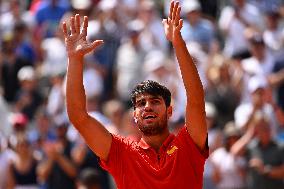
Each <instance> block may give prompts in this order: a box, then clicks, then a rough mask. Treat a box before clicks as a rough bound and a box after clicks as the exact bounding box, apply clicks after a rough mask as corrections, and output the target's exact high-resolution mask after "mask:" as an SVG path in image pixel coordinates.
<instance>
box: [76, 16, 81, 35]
mask: <svg viewBox="0 0 284 189" xmlns="http://www.w3.org/2000/svg"><path fill="white" fill-rule="evenodd" d="M75 29H76V32H77V33H80V16H79V14H76V15H75Z"/></svg>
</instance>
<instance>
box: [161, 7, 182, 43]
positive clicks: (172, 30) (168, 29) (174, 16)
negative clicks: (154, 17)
mask: <svg viewBox="0 0 284 189" xmlns="http://www.w3.org/2000/svg"><path fill="white" fill-rule="evenodd" d="M180 11H181V7H180V5H179V2H174V1H172V2H171V8H170V13H169V17H168V18H167V19H163V25H164V30H165V34H166V38H167V39H168V40H169V41H171V42H175V40H176V38H175V37H176V36H177V35H178V34H179V33H180V30H181V28H182V25H183V21H182V19H180Z"/></svg>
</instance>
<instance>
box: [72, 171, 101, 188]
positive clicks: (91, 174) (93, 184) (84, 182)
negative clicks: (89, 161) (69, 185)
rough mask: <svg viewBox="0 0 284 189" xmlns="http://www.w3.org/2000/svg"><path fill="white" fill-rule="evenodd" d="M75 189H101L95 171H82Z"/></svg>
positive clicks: (98, 177)
mask: <svg viewBox="0 0 284 189" xmlns="http://www.w3.org/2000/svg"><path fill="white" fill-rule="evenodd" d="M77 189H102V187H101V184H100V176H99V175H98V173H97V172H96V170H94V169H91V168H89V169H84V170H83V171H82V172H81V173H80V175H79V177H78V182H77Z"/></svg>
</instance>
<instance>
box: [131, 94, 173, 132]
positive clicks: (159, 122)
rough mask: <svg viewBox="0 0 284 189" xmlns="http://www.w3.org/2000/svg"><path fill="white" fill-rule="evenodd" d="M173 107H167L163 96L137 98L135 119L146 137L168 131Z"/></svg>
mask: <svg viewBox="0 0 284 189" xmlns="http://www.w3.org/2000/svg"><path fill="white" fill-rule="evenodd" d="M171 114H172V107H171V106H169V107H166V104H165V101H164V99H163V98H162V97H161V96H153V95H150V94H141V95H139V96H137V98H136V104H135V110H134V119H135V122H136V123H137V125H138V127H139V129H140V131H141V132H142V133H143V134H144V135H145V136H154V135H159V134H161V133H163V132H166V131H167V130H168V128H167V126H168V119H169V117H170V116H171Z"/></svg>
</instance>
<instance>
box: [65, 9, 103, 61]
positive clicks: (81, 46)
mask: <svg viewBox="0 0 284 189" xmlns="http://www.w3.org/2000/svg"><path fill="white" fill-rule="evenodd" d="M62 28H63V33H64V37H65V44H66V49H67V53H68V56H69V57H72V58H82V57H83V56H84V55H85V54H88V53H89V52H91V51H93V50H94V49H95V48H96V47H98V46H99V45H101V44H102V43H103V40H95V41H94V42H88V41H87V40H86V37H87V28H88V17H87V16H84V21H83V24H82V30H81V21H80V16H79V15H78V14H76V15H75V17H73V16H72V17H71V18H70V33H71V34H69V33H68V30H67V24H66V22H63V25H62Z"/></svg>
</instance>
